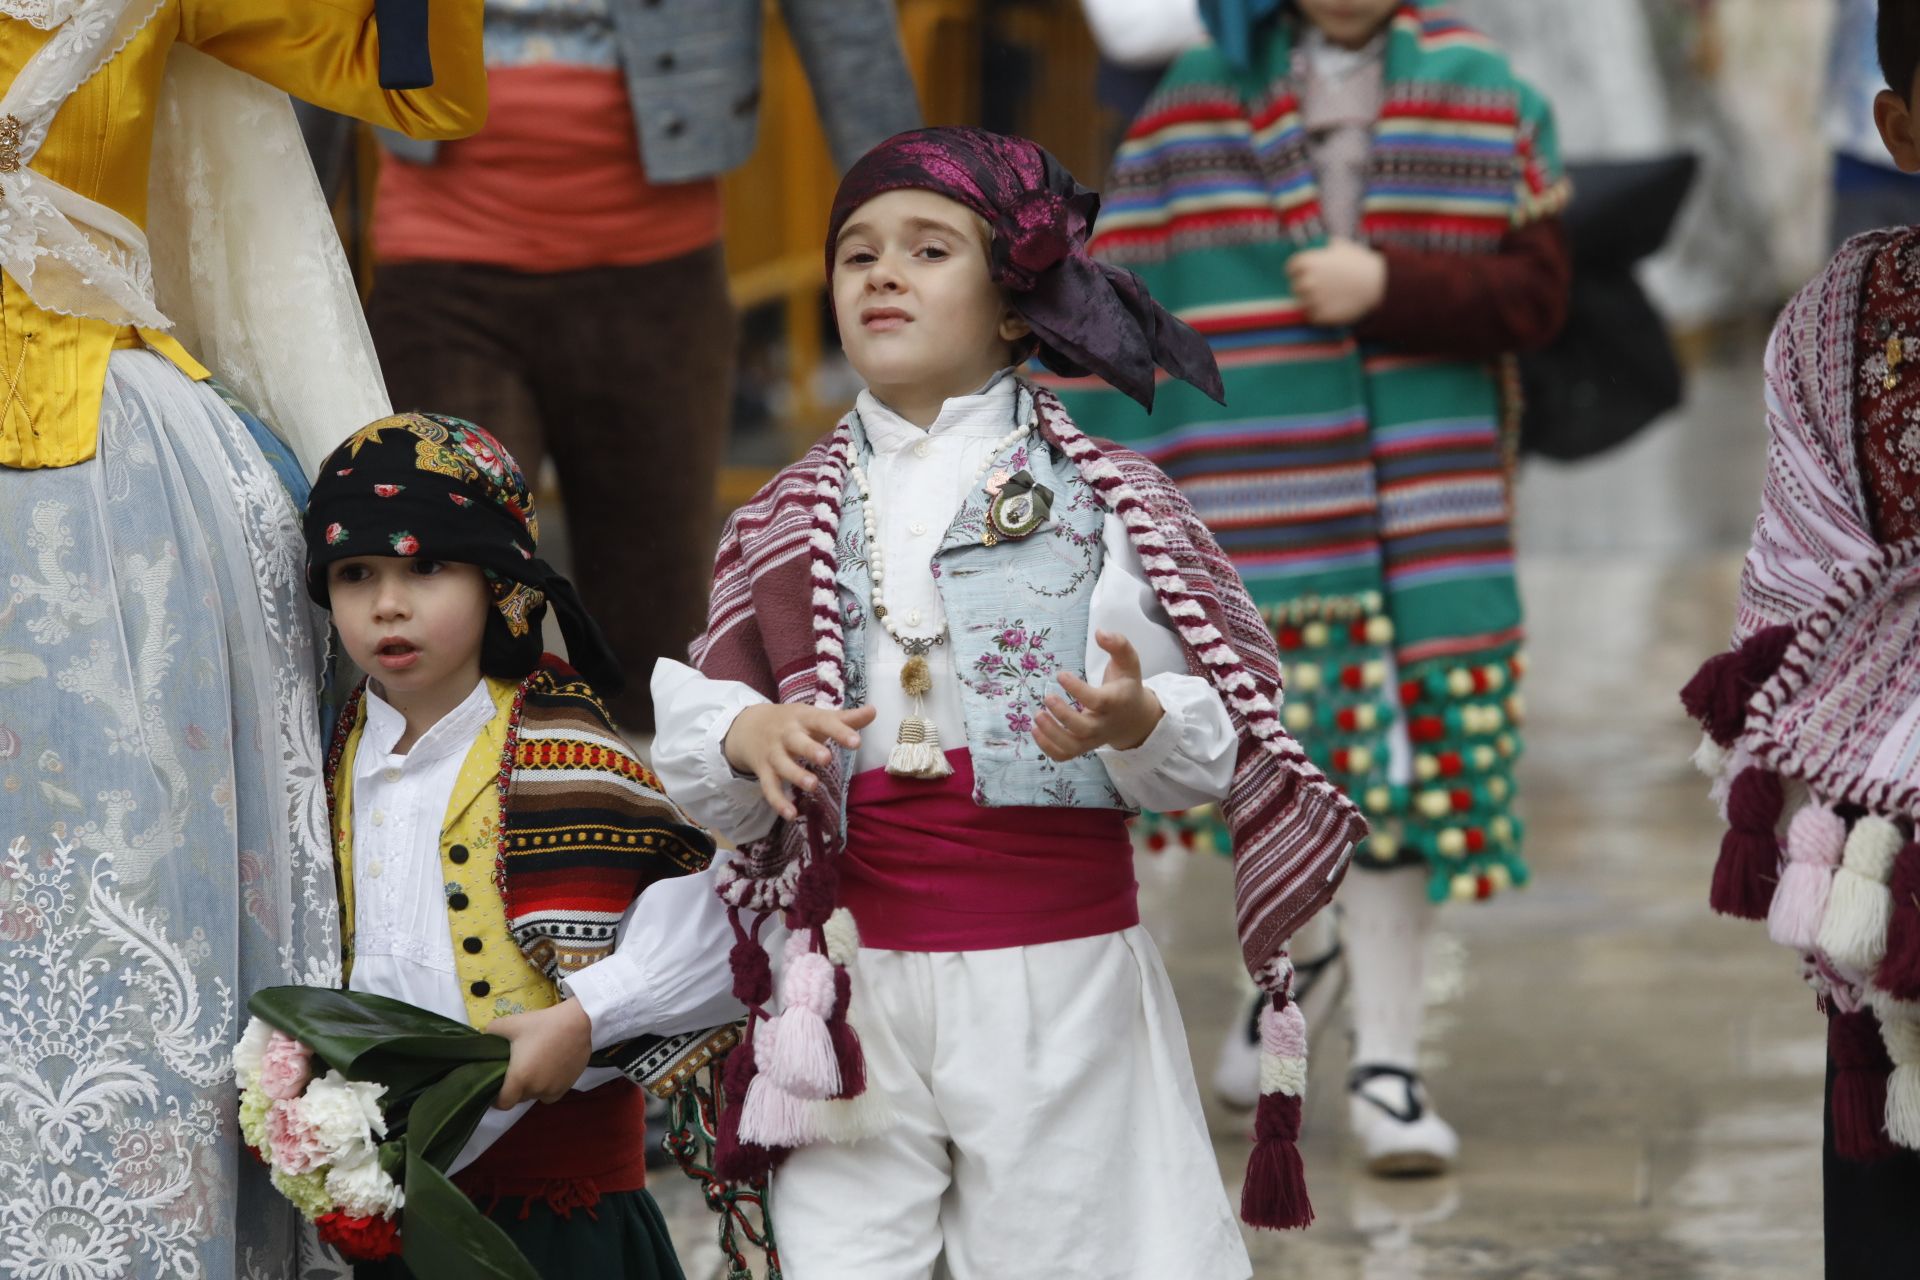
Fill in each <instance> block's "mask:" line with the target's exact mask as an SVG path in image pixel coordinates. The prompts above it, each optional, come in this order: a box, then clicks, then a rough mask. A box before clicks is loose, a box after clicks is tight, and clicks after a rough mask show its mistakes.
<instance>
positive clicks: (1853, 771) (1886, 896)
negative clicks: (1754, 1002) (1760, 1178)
mask: <svg viewBox="0 0 1920 1280" xmlns="http://www.w3.org/2000/svg"><path fill="white" fill-rule="evenodd" d="M1878 43H1879V50H1880V64H1881V68H1882V71H1883V73H1884V74H1885V76H1886V80H1887V85H1888V87H1887V88H1886V89H1885V90H1883V91H1882V92H1881V93H1880V94H1879V96H1878V98H1877V99H1876V100H1875V102H1874V108H1873V110H1874V119H1875V122H1876V123H1877V125H1878V126H1879V131H1880V134H1881V137H1882V138H1883V139H1884V140H1885V143H1886V147H1887V150H1888V152H1889V153H1891V155H1892V156H1893V158H1894V161H1895V163H1897V164H1898V165H1899V167H1900V168H1901V169H1902V170H1903V171H1905V172H1907V173H1909V174H1911V173H1916V172H1920V131H1916V127H1915V114H1914V112H1915V105H1916V101H1920V6H1916V5H1915V4H1913V3H1912V0H1881V4H1880V13H1879V30H1878ZM1916 414H1920V228H1916V227H1901V228H1896V229H1890V230H1886V231H1873V232H1868V233H1867V234H1865V235H1861V236H1856V237H1854V238H1853V239H1852V240H1849V241H1848V242H1847V243H1846V244H1845V245H1844V246H1843V247H1842V248H1841V250H1840V252H1839V254H1838V255H1837V256H1836V257H1835V258H1834V260H1833V262H1832V263H1831V264H1829V265H1828V267H1827V269H1826V271H1825V272H1823V273H1822V274H1821V275H1820V277H1819V278H1818V279H1816V280H1815V281H1813V283H1811V284H1809V285H1808V286H1807V287H1806V288H1805V289H1803V290H1801V291H1800V293H1799V295H1798V296H1797V297H1795V298H1794V300H1793V301H1792V302H1791V303H1790V304H1788V306H1787V309H1786V311H1785V313H1784V314H1782V316H1781V317H1780V320H1779V323H1778V324H1776V325H1775V326H1774V331H1773V339H1772V341H1771V342H1770V343H1769V344H1768V346H1767V429H1768V433H1769V436H1770V440H1769V443H1768V448H1767V475H1766V480H1765V484H1764V488H1763V489H1762V491H1761V496H1760V517H1759V519H1758V520H1757V521H1755V523H1754V527H1753V543H1752V546H1751V548H1750V549H1749V550H1748V552H1747V561H1746V566H1745V569H1744V571H1743V572H1742V574H1741V578H1740V598H1739V603H1738V609H1737V612H1736V615H1735V621H1734V633H1733V647H1732V649H1731V650H1730V651H1729V652H1727V653H1723V654H1719V655H1717V656H1715V657H1714V658H1712V659H1710V660H1709V661H1708V662H1707V663H1706V665H1705V666H1703V667H1702V668H1701V669H1700V673H1699V674H1698V675H1697V676H1695V677H1694V679H1693V680H1692V681H1691V682H1690V683H1689V684H1688V685H1687V687H1686V689H1685V691H1684V692H1683V693H1682V695H1681V696H1682V699H1683V700H1684V701H1685V703H1686V706H1687V710H1688V711H1689V712H1690V713H1692V714H1693V716H1694V717H1695V718H1696V719H1698V720H1699V721H1700V723H1701V726H1702V727H1703V728H1704V729H1705V730H1706V734H1707V737H1706V739H1705V740H1704V741H1703V742H1702V743H1701V748H1700V752H1699V754H1698V755H1696V756H1695V760H1696V762H1697V763H1699V764H1700V765H1701V767H1702V768H1703V769H1704V770H1705V771H1706V772H1707V773H1708V774H1709V776H1711V777H1712V778H1713V779H1714V797H1715V799H1716V801H1717V802H1718V803H1719V804H1720V805H1721V809H1722V813H1723V814H1724V816H1725V818H1726V820H1727V825H1728V827H1729V830H1728V831H1727V834H1726V837H1725V839H1724V840H1723V841H1722V843H1721V847H1720V859H1719V863H1718V864H1717V866H1716V867H1715V868H1714V876H1713V889H1712V898H1711V900H1712V903H1713V907H1714V909H1715V910H1716V911H1719V912H1721V913H1723V914H1726V915H1731V916H1736V917H1740V918H1744V919H1751V920H1765V921H1766V922H1767V931H1768V933H1769V935H1770V936H1771V937H1772V938H1773V939H1774V941H1776V942H1778V943H1780V944H1782V945H1784V946H1788V947H1791V948H1793V949H1794V950H1795V951H1797V952H1799V953H1800V955H1801V957H1802V961H1803V964H1802V972H1803V974H1804V975H1805V977H1806V979H1807V982H1808V984H1809V985H1810V986H1811V987H1812V988H1813V990H1814V993H1815V998H1816V1000H1817V1002H1818V1004H1819V1006H1820V1008H1821V1010H1822V1011H1823V1012H1824V1013H1825V1014H1826V1015H1827V1018H1828V1024H1827V1026H1828V1033H1827V1104H1826V1148H1825V1179H1824V1180H1825V1196H1824V1199H1825V1206H1826V1274H1827V1276H1828V1277H1829V1280H1882V1278H1883V1277H1884V1278H1885V1280H1892V1278H1893V1277H1895V1276H1908V1275H1912V1274H1913V1270H1914V1259H1915V1257H1916V1256H1920V1220H1917V1219H1916V1218H1915V1216H1914V1213H1913V1206H1914V1204H1915V1203H1916V1201H1917V1200H1920V842H1916V839H1915V827H1916V822H1917V821H1920V763H1916V761H1920V752H1916V750H1915V741H1916V732H1917V730H1916V726H1917V724H1920V713H1917V710H1916V709H1920V645H1917V644H1916V643H1915V641H1916V636H1920V593H1916V591H1915V586H1916V583H1917V582H1920V445H1916V442H1915V440H1914V437H1913V422H1914V419H1915V416H1916Z"/></svg>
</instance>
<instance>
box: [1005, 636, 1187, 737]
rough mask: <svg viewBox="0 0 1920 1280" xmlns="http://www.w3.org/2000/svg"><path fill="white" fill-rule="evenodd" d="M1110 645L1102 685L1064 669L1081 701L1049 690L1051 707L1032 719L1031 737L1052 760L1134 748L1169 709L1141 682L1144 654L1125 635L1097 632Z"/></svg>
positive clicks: (1066, 684) (1065, 683)
mask: <svg viewBox="0 0 1920 1280" xmlns="http://www.w3.org/2000/svg"><path fill="white" fill-rule="evenodd" d="M1094 640H1095V641H1096V642H1098V643H1099V645H1100V647H1101V648H1102V649H1105V650H1106V651H1107V656H1108V658H1109V659H1110V661H1109V662H1108V663H1107V674H1106V676H1105V678H1103V679H1102V680H1101V681H1100V685H1099V687H1098V688H1095V687H1094V686H1093V685H1090V684H1088V683H1087V682H1086V681H1085V680H1082V679H1081V678H1080V677H1079V676H1076V675H1074V674H1073V673H1072V672H1071V671H1062V672H1061V673H1060V687H1061V688H1063V689H1065V690H1066V691H1067V692H1068V693H1069V694H1071V695H1073V700H1074V702H1078V703H1079V704H1080V708H1081V709H1080V710H1077V711H1076V710H1075V709H1074V707H1073V704H1072V703H1070V702H1068V701H1067V700H1066V699H1065V698H1063V697H1061V696H1060V695H1059V694H1057V693H1050V694H1048V695H1047V698H1046V704H1047V709H1046V710H1045V711H1042V712H1041V713H1040V714H1039V715H1038V716H1035V717H1034V721H1033V740H1034V741H1035V742H1036V743H1038V744H1039V745H1040V749H1041V750H1042V751H1044V752H1046V753H1047V757H1048V759H1051V760H1074V759H1077V758H1079V757H1080V756H1083V755H1086V754H1087V753H1088V752H1089V751H1094V750H1097V749H1098V748H1100V747H1113V748H1115V749H1116V750H1120V751H1131V750H1133V749H1134V748H1135V747H1137V746H1139V745H1140V744H1141V743H1143V742H1145V741H1146V740H1147V736H1148V735H1149V734H1151V733H1152V732H1153V730H1154V727H1155V726H1156V725H1158V724H1159V723H1160V717H1161V716H1162V715H1163V714H1165V712H1164V710H1163V709H1162V707H1161V706H1160V699H1158V698H1156V697H1155V696H1154V695H1153V690H1151V689H1149V688H1147V686H1146V685H1145V684H1144V683H1142V682H1141V679H1140V655H1139V654H1138V653H1135V652H1134V649H1133V645H1132V644H1131V643H1129V642H1128V640H1127V638H1126V637H1125V636H1122V635H1116V634H1114V633H1113V632H1111V631H1099V632H1095V633H1094Z"/></svg>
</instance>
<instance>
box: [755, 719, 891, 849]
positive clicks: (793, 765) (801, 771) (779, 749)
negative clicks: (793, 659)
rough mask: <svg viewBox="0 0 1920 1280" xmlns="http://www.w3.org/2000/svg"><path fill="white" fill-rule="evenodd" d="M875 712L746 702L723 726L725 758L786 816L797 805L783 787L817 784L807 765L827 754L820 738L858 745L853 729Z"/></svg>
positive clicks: (792, 814)
mask: <svg viewBox="0 0 1920 1280" xmlns="http://www.w3.org/2000/svg"><path fill="white" fill-rule="evenodd" d="M875 714H876V713H875V711H874V709H873V708H872V707H855V708H854V709H852V710H851V711H828V710H825V709H823V708H820V707H796V706H791V705H789V704H787V703H765V704H762V705H760V706H756V707H748V708H747V709H746V710H745V711H742V712H741V713H740V714H739V715H737V716H735V717H734V720H733V725H732V727H731V728H729V729H728V730H727V740H726V743H725V744H724V745H725V750H726V753H727V763H728V764H730V765H732V766H733V767H734V768H735V769H736V770H738V771H739V772H740V773H750V774H752V775H753V776H754V777H756V778H758V779H759V780H760V792H761V794H762V795H764V796H766V798H767V803H768V804H769V805H770V806H772V808H773V811H774V812H775V813H777V814H779V815H780V816H781V817H782V818H785V819H786V820H787V821H788V822H792V821H793V820H794V819H795V818H797V817H799V816H800V810H799V809H798V808H796V807H795V805H794V803H793V797H792V796H790V795H789V794H788V793H787V788H788V787H789V786H793V787H798V788H799V789H800V790H802V791H812V790H813V789H814V788H815V787H817V786H819V785H820V779H819V778H817V777H815V776H814V773H813V771H814V770H815V769H817V768H819V767H820V766H822V765H824V764H826V763H827V761H828V760H829V759H831V758H832V755H831V753H830V752H829V751H828V750H827V747H826V744H827V743H829V742H837V743H839V744H840V745H841V746H843V747H845V748H847V749H848V750H849V751H851V750H853V749H854V748H856V747H858V746H859V745H860V733H859V730H861V729H864V728H866V727H867V726H868V725H870V724H872V723H873V717H874V715H875Z"/></svg>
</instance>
